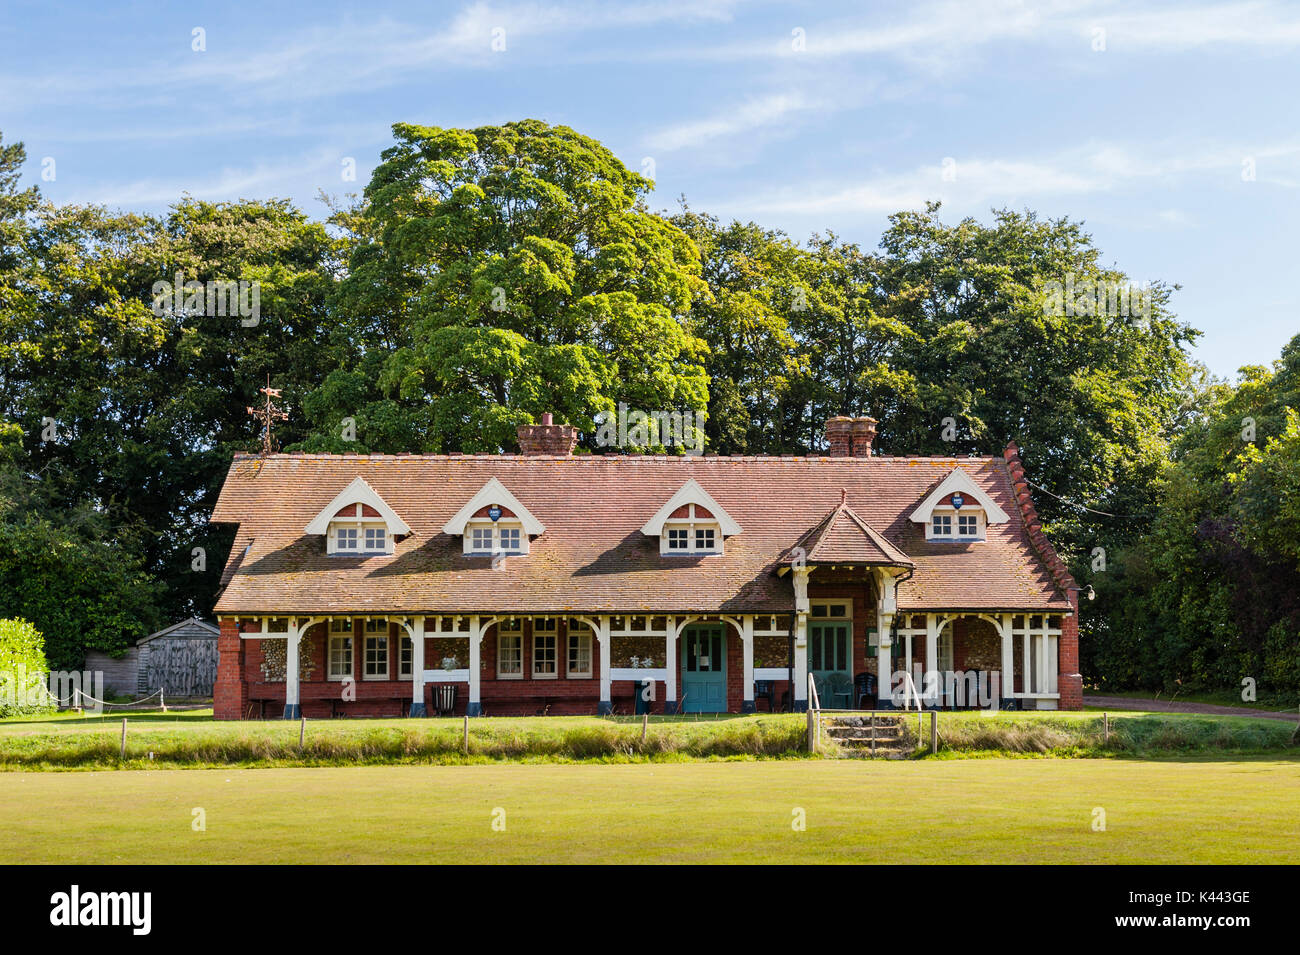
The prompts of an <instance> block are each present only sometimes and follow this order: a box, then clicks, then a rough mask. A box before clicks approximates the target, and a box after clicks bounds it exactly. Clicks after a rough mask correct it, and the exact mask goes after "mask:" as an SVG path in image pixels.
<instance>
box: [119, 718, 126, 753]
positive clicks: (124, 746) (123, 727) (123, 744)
mask: <svg viewBox="0 0 1300 955" xmlns="http://www.w3.org/2000/svg"><path fill="white" fill-rule="evenodd" d="M120 757H121V758H122V759H126V717H125V716H124V717H122V751H121V753H120Z"/></svg>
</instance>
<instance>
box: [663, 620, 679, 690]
mask: <svg viewBox="0 0 1300 955" xmlns="http://www.w3.org/2000/svg"><path fill="white" fill-rule="evenodd" d="M667 625H668V636H667V637H665V638H664V644H665V646H666V648H667V651H668V652H667V654H666V655H665V657H664V665H665V666H666V667H667V670H668V673H667V675H666V676H665V677H664V712H665V713H676V712H677V668H678V666H679V663H678V659H677V618H676V617H669V618H668V620H667Z"/></svg>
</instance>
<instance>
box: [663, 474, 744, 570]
mask: <svg viewBox="0 0 1300 955" xmlns="http://www.w3.org/2000/svg"><path fill="white" fill-rule="evenodd" d="M641 533H642V534H645V535H646V536H648V537H658V538H659V553H660V554H665V555H675V554H721V553H722V552H723V542H724V540H725V539H726V538H728V537H732V536H734V535H736V534H739V533H740V525H739V524H737V523H736V522H735V521H734V520H732V519H731V516H730V515H729V514H728V513H727V512H726V511H724V510H723V509H722V506H721V505H720V504H718V502H717V501H715V500H714V499H713V498H712V497H711V496H710V495H709V493H708V492H707V491H706V490H704V488H702V487H701V486H700V485H699V483H698V482H697V481H695V480H694V479H692V480H689V481H687V482H686V483H685V484H683V485H682V487H681V488H680V489H679V490H678V491H677V493H676V494H674V495H673V496H672V497H671V498H669V499H668V502H667V503H665V504H664V506H663V507H661V508H659V511H658V513H656V514H655V516H654V517H652V518H650V520H649V521H647V522H646V524H645V526H644V527H642V528H641Z"/></svg>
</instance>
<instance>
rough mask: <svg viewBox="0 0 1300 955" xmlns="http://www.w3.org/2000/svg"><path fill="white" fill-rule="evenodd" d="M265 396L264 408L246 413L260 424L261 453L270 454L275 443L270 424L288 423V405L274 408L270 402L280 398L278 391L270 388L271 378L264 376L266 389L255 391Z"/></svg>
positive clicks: (273, 404) (252, 409) (273, 449)
mask: <svg viewBox="0 0 1300 955" xmlns="http://www.w3.org/2000/svg"><path fill="white" fill-rule="evenodd" d="M257 390H258V391H260V392H261V393H262V394H264V395H266V407H264V408H251V407H250V408H249V409H248V413H249V414H250V415H252V416H253V417H254V418H256V419H257V420H258V421H260V422H261V423H262V453H263V454H271V453H272V452H273V451H275V441H274V439H273V438H272V436H271V423H272V422H273V421H288V420H289V412H288V405H286V406H285V407H284V408H280V407H278V406H276V404H275V403H274V402H272V401H271V399H272V398H279V397H280V389H279V388H272V387H271V376H270V375H267V376H266V387H265V388H259V389H257Z"/></svg>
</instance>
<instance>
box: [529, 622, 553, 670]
mask: <svg viewBox="0 0 1300 955" xmlns="http://www.w3.org/2000/svg"><path fill="white" fill-rule="evenodd" d="M547 623H549V627H548V626H547ZM539 624H541V626H540V627H539V626H538V625H539ZM542 640H549V641H550V642H551V672H549V673H543V672H542V671H540V670H538V669H537V660H538V653H537V645H538V642H539V641H542ZM529 669H530V670H531V671H532V672H531V674H530V675H531V677H532V679H534V680H558V679H559V678H560V633H559V624H558V623H557V621H556V619H555V618H554V617H534V618H533V659H532V664H531V666H530V667H529Z"/></svg>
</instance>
